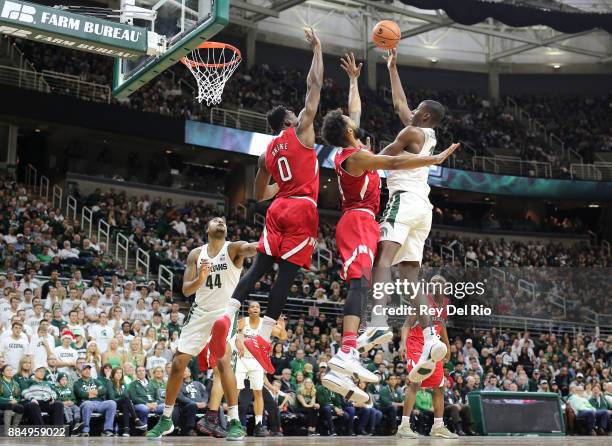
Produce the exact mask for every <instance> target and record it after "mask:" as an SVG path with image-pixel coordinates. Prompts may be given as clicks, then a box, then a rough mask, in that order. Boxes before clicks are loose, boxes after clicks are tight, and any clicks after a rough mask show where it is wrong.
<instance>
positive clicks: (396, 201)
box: [380, 192, 432, 265]
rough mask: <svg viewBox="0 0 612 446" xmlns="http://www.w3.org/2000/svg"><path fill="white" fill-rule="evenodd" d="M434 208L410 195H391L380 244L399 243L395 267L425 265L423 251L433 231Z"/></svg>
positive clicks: (383, 220) (381, 225)
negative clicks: (407, 263) (417, 263)
mask: <svg viewBox="0 0 612 446" xmlns="http://www.w3.org/2000/svg"><path fill="white" fill-rule="evenodd" d="M431 210H432V206H431V204H429V203H426V202H424V201H423V200H422V198H420V197H417V196H415V195H413V194H411V193H408V192H395V193H394V194H393V195H391V198H390V199H389V202H388V203H387V207H386V209H385V212H384V214H383V218H382V220H381V222H380V241H381V242H382V241H385V240H388V241H391V242H395V243H399V244H400V245H401V248H400V249H399V251H398V252H397V254H395V258H394V259H393V265H397V264H398V263H400V262H419V264H420V263H421V262H422V261H423V248H424V246H425V241H426V240H427V237H429V232H430V231H431V220H432V214H431Z"/></svg>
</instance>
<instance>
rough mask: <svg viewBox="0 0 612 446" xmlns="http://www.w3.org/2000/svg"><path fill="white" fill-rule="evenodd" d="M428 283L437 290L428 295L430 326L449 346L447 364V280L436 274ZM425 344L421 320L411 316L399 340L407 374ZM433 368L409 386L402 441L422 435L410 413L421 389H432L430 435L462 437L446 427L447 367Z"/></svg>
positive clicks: (400, 433) (399, 435) (401, 428)
mask: <svg viewBox="0 0 612 446" xmlns="http://www.w3.org/2000/svg"><path fill="white" fill-rule="evenodd" d="M429 283H430V284H431V285H432V286H433V287H434V290H433V291H434V292H433V294H430V295H428V296H427V305H428V307H429V308H428V310H429V311H434V310H435V311H436V314H435V315H434V316H431V323H432V324H433V326H434V328H435V330H436V334H437V335H438V336H440V338H441V340H442V342H444V344H446V356H445V357H444V362H445V363H446V362H448V360H449V359H450V343H449V341H448V333H447V332H446V320H447V319H448V313H447V311H446V309H447V307H448V304H449V300H448V298H447V297H446V296H445V294H444V285H445V284H446V279H444V277H442V276H440V275H436V276H434V277H432V278H431V280H430V282H429ZM419 310H420V308H416V311H417V312H418V311H419ZM424 344H425V339H424V337H423V328H422V327H421V325H420V324H419V322H418V317H417V315H414V316H410V317H409V318H408V319H407V320H406V322H405V323H404V326H403V327H402V340H401V341H400V355H401V356H402V359H406V366H407V369H408V370H407V371H408V373H410V371H411V370H412V369H413V368H414V367H415V366H416V365H417V363H418V362H419V359H420V357H421V354H422V352H423V346H424ZM434 367H435V369H434V371H433V373H432V374H431V375H430V376H429V377H428V378H426V379H424V380H423V381H421V382H411V383H410V384H409V385H407V386H406V399H405V401H404V413H403V416H402V423H401V424H400V427H399V428H398V430H397V436H398V437H400V438H419V434H417V433H416V432H414V431H412V429H410V413H411V412H412V409H413V408H414V403H415V401H416V394H417V392H418V391H419V388H421V387H425V388H430V389H432V392H433V410H434V423H433V426H432V427H431V432H430V434H429V435H430V436H431V437H438V438H459V435H457V434H454V433H452V432H450V431H449V430H448V429H447V428H446V426H444V367H443V365H442V361H439V362H436V363H435V365H434Z"/></svg>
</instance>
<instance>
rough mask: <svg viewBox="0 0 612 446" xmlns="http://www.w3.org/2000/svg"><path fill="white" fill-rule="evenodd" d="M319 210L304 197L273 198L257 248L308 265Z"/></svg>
mask: <svg viewBox="0 0 612 446" xmlns="http://www.w3.org/2000/svg"><path fill="white" fill-rule="evenodd" d="M318 228H319V213H318V212H317V205H316V203H314V202H313V201H312V200H310V199H306V198H277V199H275V200H274V202H273V203H272V205H271V206H270V207H269V208H268V212H266V225H265V226H264V230H263V233H262V234H261V238H260V239H259V246H258V247H257V250H258V251H259V252H261V253H263V254H267V255H269V256H272V257H275V258H276V259H277V260H281V259H282V260H287V261H288V262H291V263H294V264H296V265H299V266H301V267H302V268H310V262H311V258H312V251H313V250H314V246H315V244H316V242H317V235H318V233H317V232H318Z"/></svg>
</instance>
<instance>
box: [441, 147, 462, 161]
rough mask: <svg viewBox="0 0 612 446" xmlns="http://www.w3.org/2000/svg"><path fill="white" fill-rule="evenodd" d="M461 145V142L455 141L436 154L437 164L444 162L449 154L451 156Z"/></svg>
mask: <svg viewBox="0 0 612 446" xmlns="http://www.w3.org/2000/svg"><path fill="white" fill-rule="evenodd" d="M460 146H461V144H459V143H454V144H451V145H450V146H449V147H448V149H446V150H445V151H444V152H440V153H438V154H437V155H436V158H437V159H436V163H435V164H442V163H443V162H444V161H445V160H446V158H448V157H449V156H451V155H452V154H453V153H454V152H455V150H457V149H458V148H459V147H460Z"/></svg>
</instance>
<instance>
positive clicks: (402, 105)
mask: <svg viewBox="0 0 612 446" xmlns="http://www.w3.org/2000/svg"><path fill="white" fill-rule="evenodd" d="M383 57H384V58H385V60H386V61H387V68H388V69H389V76H390V77H391V95H392V96H393V108H394V109H395V113H397V114H398V115H399V117H400V120H401V121H402V123H403V124H404V125H410V124H411V123H412V110H410V107H409V106H408V100H407V99H406V94H405V93H404V88H403V87H402V81H401V79H400V77H399V73H398V72H397V49H395V48H393V49H391V50H389V52H388V53H387V55H386V56H383Z"/></svg>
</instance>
